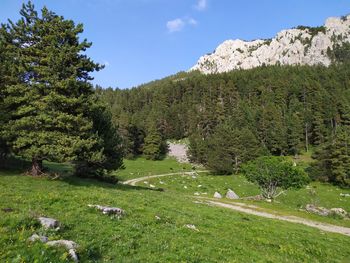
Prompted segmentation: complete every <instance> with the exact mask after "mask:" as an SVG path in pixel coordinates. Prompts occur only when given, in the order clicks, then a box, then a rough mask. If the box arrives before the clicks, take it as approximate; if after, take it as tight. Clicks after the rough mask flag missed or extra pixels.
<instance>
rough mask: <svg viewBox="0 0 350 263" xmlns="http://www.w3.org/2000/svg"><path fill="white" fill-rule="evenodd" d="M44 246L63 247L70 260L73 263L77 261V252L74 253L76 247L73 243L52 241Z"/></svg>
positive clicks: (69, 241)
mask: <svg viewBox="0 0 350 263" xmlns="http://www.w3.org/2000/svg"><path fill="white" fill-rule="evenodd" d="M46 244H47V245H48V246H53V247H55V246H60V247H65V248H66V249H67V250H68V253H69V255H70V257H71V258H72V260H73V261H74V262H78V261H79V257H78V254H77V251H76V249H77V248H78V245H77V243H75V242H74V241H71V240H54V241H49V242H47V243H46Z"/></svg>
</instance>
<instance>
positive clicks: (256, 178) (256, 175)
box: [242, 156, 309, 199]
mask: <svg viewBox="0 0 350 263" xmlns="http://www.w3.org/2000/svg"><path fill="white" fill-rule="evenodd" d="M242 173H243V174H244V176H245V177H246V178H247V179H248V181H250V182H253V183H256V184H258V185H259V187H260V189H261V194H262V196H263V197H265V198H267V199H274V198H276V197H277V196H279V195H280V194H281V193H283V192H284V190H287V189H289V188H301V187H302V186H304V185H306V184H307V183H308V182H309V177H308V176H307V174H306V173H305V172H304V170H302V169H300V168H299V167H295V166H294V165H293V163H292V162H291V161H288V160H287V159H286V158H284V157H276V156H272V157H267V156H264V157H259V158H258V159H256V160H254V161H250V162H248V163H247V164H245V165H243V167H242ZM278 189H281V190H280V191H279V192H278Z"/></svg>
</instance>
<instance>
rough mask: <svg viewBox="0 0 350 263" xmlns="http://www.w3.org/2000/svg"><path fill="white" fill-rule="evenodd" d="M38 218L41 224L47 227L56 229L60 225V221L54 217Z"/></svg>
mask: <svg viewBox="0 0 350 263" xmlns="http://www.w3.org/2000/svg"><path fill="white" fill-rule="evenodd" d="M38 220H39V222H40V224H41V225H42V226H43V227H44V228H46V229H55V228H57V227H59V225H60V223H59V222H58V221H57V220H56V219H54V218H49V217H39V218H38Z"/></svg>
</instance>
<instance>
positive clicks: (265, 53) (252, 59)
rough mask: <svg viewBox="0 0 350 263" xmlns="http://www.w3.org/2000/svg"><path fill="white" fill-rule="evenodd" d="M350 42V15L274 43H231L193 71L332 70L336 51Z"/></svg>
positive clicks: (285, 32) (282, 36)
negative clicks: (299, 67)
mask: <svg viewBox="0 0 350 263" xmlns="http://www.w3.org/2000/svg"><path fill="white" fill-rule="evenodd" d="M349 41H350V15H348V16H344V17H341V18H337V17H330V18H328V19H327V20H326V22H325V24H324V26H320V27H305V26H298V27H296V28H293V29H288V30H282V31H281V32H279V33H278V34H277V35H276V36H275V37H274V38H272V39H258V40H254V41H243V40H240V39H237V40H227V41H225V42H224V43H222V44H220V45H219V46H218V47H217V48H216V49H215V51H214V52H213V53H212V54H208V55H204V56H202V57H201V58H200V59H199V60H198V62H197V63H196V65H195V66H193V67H192V68H191V71H193V70H199V71H200V72H202V73H206V74H208V73H221V72H228V71H231V70H236V69H251V68H255V67H259V66H263V65H324V66H329V65H330V64H331V63H332V61H333V60H334V59H335V58H334V54H333V51H334V50H336V49H337V48H338V47H341V46H343V44H344V43H349Z"/></svg>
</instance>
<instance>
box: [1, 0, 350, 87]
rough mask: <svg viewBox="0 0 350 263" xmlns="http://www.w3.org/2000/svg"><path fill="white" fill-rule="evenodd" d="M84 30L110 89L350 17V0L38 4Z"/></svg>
mask: <svg viewBox="0 0 350 263" xmlns="http://www.w3.org/2000/svg"><path fill="white" fill-rule="evenodd" d="M22 2H23V0H0V21H1V22H5V21H6V20H7V18H11V19H12V20H16V19H18V17H19V15H18V11H19V9H20V7H21V4H22ZM33 2H34V4H35V5H36V7H37V8H41V7H42V6H43V5H46V6H47V7H48V8H49V9H50V10H53V11H55V12H56V13H57V14H59V15H63V16H64V17H65V18H67V19H73V20H74V21H75V22H81V23H83V24H84V28H85V32H84V34H83V35H82V37H84V38H87V39H88V40H89V41H92V42H93V46H92V48H91V49H90V50H88V55H89V56H90V57H92V58H93V59H94V60H95V61H96V62H100V63H104V64H106V68H105V69H104V70H102V71H101V72H98V73H96V74H94V77H95V80H94V83H96V84H100V85H102V86H103V87H108V86H110V87H114V88H115V87H119V88H128V87H132V86H136V85H139V84H141V83H145V82H148V81H151V80H154V79H159V78H162V77H165V76H168V75H171V74H174V73H176V72H178V71H181V70H187V69H189V68H190V67H192V66H193V65H194V64H195V63H196V61H197V60H198V58H199V57H200V56H201V55H204V54H206V53H210V52H212V51H213V50H214V49H215V48H216V47H217V45H219V44H220V43H221V42H223V41H224V40H227V39H237V38H240V39H245V40H252V39H256V38H270V37H273V36H274V35H275V34H276V33H277V32H278V31H280V30H281V29H286V28H291V27H295V26H298V25H308V26H317V25H322V24H323V23H324V20H325V19H326V18H327V17H329V16H341V15H345V14H348V13H349V12H350V1H349V0H61V1H59V0H33Z"/></svg>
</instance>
